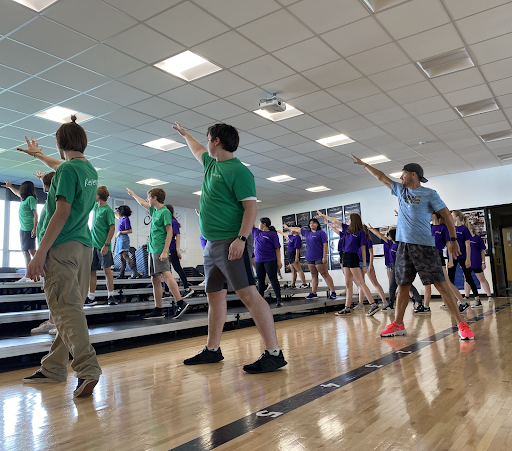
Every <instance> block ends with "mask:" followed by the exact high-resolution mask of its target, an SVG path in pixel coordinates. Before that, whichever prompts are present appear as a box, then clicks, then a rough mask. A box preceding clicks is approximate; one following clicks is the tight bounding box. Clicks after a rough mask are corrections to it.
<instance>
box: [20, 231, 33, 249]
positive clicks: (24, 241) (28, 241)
mask: <svg viewBox="0 0 512 451" xmlns="http://www.w3.org/2000/svg"><path fill="white" fill-rule="evenodd" d="M20 243H21V250H22V251H23V252H25V251H29V250H31V249H35V248H36V238H35V237H34V238H32V231H31V230H20Z"/></svg>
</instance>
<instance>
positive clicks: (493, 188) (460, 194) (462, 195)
mask: <svg viewBox="0 0 512 451" xmlns="http://www.w3.org/2000/svg"><path fill="white" fill-rule="evenodd" d="M377 167H378V166H377ZM511 176H512V171H511V168H510V166H502V167H499V168H491V169H482V170H479V171H471V172H463V173H459V174H452V175H444V176H439V177H432V178H431V179H429V182H428V183H426V184H425V186H426V187H428V188H432V189H435V190H436V191H437V192H438V193H439V195H440V196H441V198H442V199H443V200H444V202H445V203H446V205H447V206H448V208H449V209H450V210H453V209H455V210H457V209H466V208H479V207H486V206H492V205H501V204H509V203H512V190H511V189H509V188H508V187H510V179H511ZM397 181H398V180H397ZM357 202H359V203H360V204H361V215H362V219H363V221H364V222H365V223H370V224H372V225H373V226H374V227H382V226H389V225H394V224H396V217H395V214H394V212H393V210H395V209H396V208H397V206H398V202H397V198H396V197H395V196H392V195H391V192H390V190H389V189H388V188H386V187H385V186H382V187H378V188H371V189H367V190H363V191H355V192H353V193H347V194H339V195H334V196H329V197H324V198H322V199H317V200H311V201H305V202H298V203H295V204H290V205H285V206H282V207H274V208H268V209H261V210H259V211H258V218H259V217H264V216H266V217H269V218H270V219H271V221H272V224H273V225H274V226H275V227H276V228H281V227H282V218H281V217H282V216H284V215H287V214H293V213H298V212H301V211H314V210H317V209H322V208H329V207H336V206H339V205H348V204H352V203H357ZM486 260H487V269H486V271H485V276H486V278H487V280H488V281H489V283H491V281H492V277H491V269H490V265H489V258H488V257H487V258H486ZM375 271H376V273H377V279H378V280H379V282H380V283H381V285H382V287H383V288H384V291H387V290H386V288H387V287H388V281H387V280H388V279H387V275H386V271H385V267H384V258H383V257H381V258H376V259H375ZM330 274H331V276H332V277H333V280H334V283H335V285H344V284H345V279H344V277H343V273H342V271H341V270H335V271H331V272H330ZM283 277H284V278H285V279H287V280H289V279H290V274H286V275H285V274H283ZM306 277H307V276H306ZM414 285H415V286H416V287H417V288H418V291H419V292H420V293H423V286H422V285H421V283H420V282H419V279H417V280H416V282H415V284H414ZM370 288H371V284H370ZM433 291H434V294H435V290H433ZM481 292H483V291H482V290H481Z"/></svg>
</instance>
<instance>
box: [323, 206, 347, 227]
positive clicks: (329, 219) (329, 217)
mask: <svg viewBox="0 0 512 451" xmlns="http://www.w3.org/2000/svg"><path fill="white" fill-rule="evenodd" d="M317 213H318V216H321V217H322V218H325V219H327V220H328V221H331V222H332V223H333V224H336V225H338V226H340V227H341V226H342V222H341V221H340V220H339V219H336V218H333V217H331V216H327V215H324V214H323V213H320V211H319V210H317Z"/></svg>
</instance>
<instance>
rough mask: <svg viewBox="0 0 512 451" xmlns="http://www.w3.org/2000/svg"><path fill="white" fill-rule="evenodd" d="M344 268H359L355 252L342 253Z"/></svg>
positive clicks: (357, 256)
mask: <svg viewBox="0 0 512 451" xmlns="http://www.w3.org/2000/svg"><path fill="white" fill-rule="evenodd" d="M343 267H344V268H359V255H357V254H356V253H355V252H343Z"/></svg>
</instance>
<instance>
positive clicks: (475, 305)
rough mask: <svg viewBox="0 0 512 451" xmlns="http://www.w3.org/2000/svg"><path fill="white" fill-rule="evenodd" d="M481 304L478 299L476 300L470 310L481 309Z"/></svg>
mask: <svg viewBox="0 0 512 451" xmlns="http://www.w3.org/2000/svg"><path fill="white" fill-rule="evenodd" d="M483 307H484V306H483V305H482V302H481V301H480V299H478V300H476V301H475V303H474V304H473V305H472V306H471V308H483Z"/></svg>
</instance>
